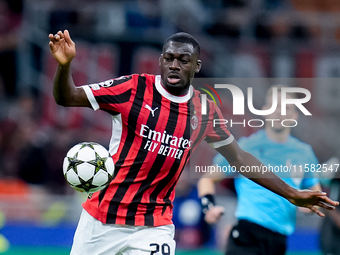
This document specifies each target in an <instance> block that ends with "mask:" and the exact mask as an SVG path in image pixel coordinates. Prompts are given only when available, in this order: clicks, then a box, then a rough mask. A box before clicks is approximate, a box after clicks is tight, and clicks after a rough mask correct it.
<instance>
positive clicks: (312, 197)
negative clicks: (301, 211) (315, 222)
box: [288, 190, 339, 217]
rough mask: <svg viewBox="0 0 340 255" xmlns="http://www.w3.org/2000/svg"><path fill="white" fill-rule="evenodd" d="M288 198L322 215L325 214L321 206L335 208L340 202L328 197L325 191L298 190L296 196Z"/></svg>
mask: <svg viewBox="0 0 340 255" xmlns="http://www.w3.org/2000/svg"><path fill="white" fill-rule="evenodd" d="M288 200H289V201H290V202H291V203H292V204H294V205H296V206H300V207H306V208H309V209H310V210H312V211H313V212H314V213H316V214H317V215H319V216H321V217H324V216H325V215H324V214H323V213H322V212H320V211H319V207H321V208H325V209H327V210H334V209H335V206H337V205H339V202H336V201H333V200H331V199H330V198H329V197H327V194H326V193H325V192H321V191H311V190H298V191H297V192H295V194H294V196H293V197H292V198H290V199H288Z"/></svg>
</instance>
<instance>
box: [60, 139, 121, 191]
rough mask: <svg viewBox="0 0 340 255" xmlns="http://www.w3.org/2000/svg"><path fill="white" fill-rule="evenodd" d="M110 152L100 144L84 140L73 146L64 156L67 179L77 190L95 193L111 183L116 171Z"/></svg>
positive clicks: (64, 170)
mask: <svg viewBox="0 0 340 255" xmlns="http://www.w3.org/2000/svg"><path fill="white" fill-rule="evenodd" d="M114 169H115V166H114V163H113V160H112V158H111V156H110V153H109V152H108V151H107V150H106V149H105V148H104V147H103V146H101V145H100V144H98V143H93V142H82V143H78V144H77V145H75V146H73V147H72V148H71V149H70V150H69V151H68V152H67V155H66V157H65V158H64V163H63V172H64V176H65V178H66V181H67V182H68V183H69V184H70V186H71V187H72V188H74V189H75V190H77V191H81V192H87V193H93V192H96V191H99V190H101V189H103V188H105V186H106V185H107V184H109V183H110V181H111V179H112V177H113V173H114Z"/></svg>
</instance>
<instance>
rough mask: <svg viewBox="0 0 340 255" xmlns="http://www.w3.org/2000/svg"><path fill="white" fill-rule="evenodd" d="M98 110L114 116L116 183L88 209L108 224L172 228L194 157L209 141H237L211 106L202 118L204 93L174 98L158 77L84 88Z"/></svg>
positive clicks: (217, 143) (91, 201) (112, 148)
mask: <svg viewBox="0 0 340 255" xmlns="http://www.w3.org/2000/svg"><path fill="white" fill-rule="evenodd" d="M83 88H84V90H85V93H86V95H87V97H88V99H89V101H90V103H91V105H92V107H93V109H94V110H97V109H101V110H103V111H106V112H108V113H109V114H111V116H112V120H113V130H112V138H111V141H110V153H111V155H113V156H112V157H113V160H114V162H115V173H114V178H113V180H112V181H111V183H110V185H109V186H107V187H106V188H105V189H104V190H102V191H100V192H96V193H94V194H93V195H92V197H91V198H89V199H88V200H87V201H86V202H85V203H84V204H83V206H84V208H85V210H86V211H88V212H89V213H90V214H91V215H92V216H93V217H95V218H96V219H98V220H100V221H101V222H103V223H113V224H126V225H135V226H160V225H167V224H172V202H173V200H174V196H175V189H174V188H175V185H176V183H177V181H178V178H179V176H180V175H181V172H182V170H183V168H184V166H185V164H186V163H187V161H188V160H189V157H190V154H191V153H192V151H193V150H194V149H195V147H196V146H197V145H198V143H199V142H200V141H201V140H202V139H205V140H206V141H207V142H208V143H210V144H211V145H212V146H213V147H215V148H218V147H220V146H223V145H227V144H229V143H231V142H232V141H233V136H232V135H231V134H230V133H229V131H228V129H227V127H226V126H225V125H217V126H215V127H214V126H213V123H212V120H213V119H223V116H222V114H221V112H220V110H219V109H218V107H217V106H216V105H215V104H214V103H213V102H211V101H208V102H209V103H208V104H207V114H206V115H202V114H201V100H200V97H199V92H198V91H196V90H194V89H193V88H192V86H190V89H189V91H188V93H187V94H186V95H184V96H174V95H172V94H170V93H168V92H167V91H166V90H165V89H164V88H163V86H162V85H161V77H160V76H155V75H147V74H142V75H131V76H123V77H120V78H118V79H113V80H109V81H106V82H102V83H98V84H91V85H86V86H83Z"/></svg>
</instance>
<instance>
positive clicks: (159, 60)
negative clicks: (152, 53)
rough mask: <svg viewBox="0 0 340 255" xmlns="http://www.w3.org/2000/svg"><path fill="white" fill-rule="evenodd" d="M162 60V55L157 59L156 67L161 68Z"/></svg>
mask: <svg viewBox="0 0 340 255" xmlns="http://www.w3.org/2000/svg"><path fill="white" fill-rule="evenodd" d="M162 59H163V54H161V56H160V57H159V59H158V65H159V66H161V64H162Z"/></svg>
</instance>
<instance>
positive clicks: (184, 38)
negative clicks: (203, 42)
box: [163, 32, 201, 56]
mask: <svg viewBox="0 0 340 255" xmlns="http://www.w3.org/2000/svg"><path fill="white" fill-rule="evenodd" d="M168 42H180V43H188V44H191V45H192V46H193V47H194V50H195V51H196V53H197V56H199V55H200V53H201V46H200V44H199V42H198V41H197V40H196V38H195V37H193V36H192V35H191V34H188V33H184V32H179V33H176V34H173V35H172V36H170V37H169V38H168V39H166V40H165V42H164V44H163V51H164V47H165V46H166V45H167V44H168Z"/></svg>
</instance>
